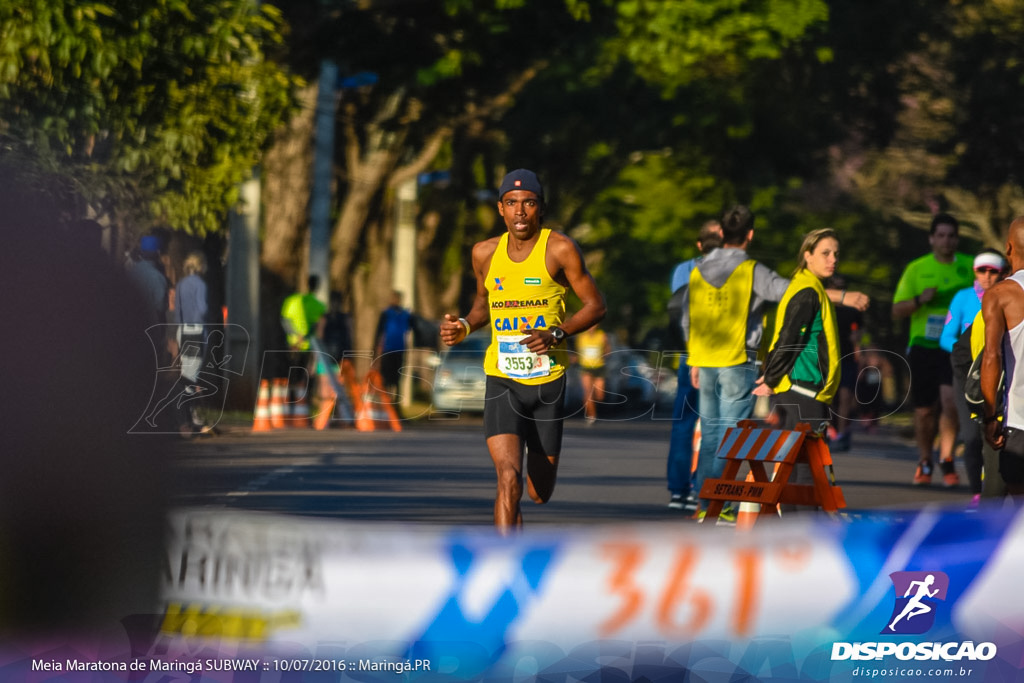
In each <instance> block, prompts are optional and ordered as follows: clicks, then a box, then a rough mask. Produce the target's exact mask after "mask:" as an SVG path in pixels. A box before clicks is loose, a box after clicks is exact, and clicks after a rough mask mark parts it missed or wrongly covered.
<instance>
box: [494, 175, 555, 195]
mask: <svg viewBox="0 0 1024 683" xmlns="http://www.w3.org/2000/svg"><path fill="white" fill-rule="evenodd" d="M513 190H526V191H528V192H532V193H534V194H535V195H537V198H538V199H540V200H541V201H544V188H543V187H541V184H540V180H539V179H538V178H537V174H536V173H534V172H533V171H528V170H526V169H525V168H517V169H516V170H514V171H512V172H511V173H509V174H508V175H506V176H505V179H504V180H502V181H501V187H499V188H498V201H501V198H502V197H504V196H505V193H506V192H512V191H513Z"/></svg>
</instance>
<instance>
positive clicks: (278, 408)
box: [270, 377, 288, 429]
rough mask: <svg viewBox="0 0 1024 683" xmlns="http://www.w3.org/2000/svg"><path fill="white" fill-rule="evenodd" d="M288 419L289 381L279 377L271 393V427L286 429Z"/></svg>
mask: <svg viewBox="0 0 1024 683" xmlns="http://www.w3.org/2000/svg"><path fill="white" fill-rule="evenodd" d="M287 418H288V380H287V379H285V378H281V377H278V378H276V379H275V380H274V386H273V389H272V390H271V393H270V426H271V427H273V428H274V429H284V428H285V425H286V421H287Z"/></svg>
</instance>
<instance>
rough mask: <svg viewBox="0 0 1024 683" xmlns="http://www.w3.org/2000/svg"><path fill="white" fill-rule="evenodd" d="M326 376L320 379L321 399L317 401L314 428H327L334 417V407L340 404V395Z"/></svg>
mask: <svg viewBox="0 0 1024 683" xmlns="http://www.w3.org/2000/svg"><path fill="white" fill-rule="evenodd" d="M326 380H327V378H326V377H322V378H321V379H320V383H319V384H320V392H319V393H320V400H319V401H318V403H317V413H316V415H314V416H313V429H318V430H323V429H327V427H328V425H330V424H331V418H333V417H334V407H335V406H336V405H337V404H338V395H337V394H336V393H334V389H333V388H331V383H330V382H328V381H326Z"/></svg>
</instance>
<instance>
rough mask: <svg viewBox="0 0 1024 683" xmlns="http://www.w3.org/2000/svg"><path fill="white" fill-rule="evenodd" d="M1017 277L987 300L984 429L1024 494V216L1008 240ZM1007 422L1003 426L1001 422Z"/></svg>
mask: <svg viewBox="0 0 1024 683" xmlns="http://www.w3.org/2000/svg"><path fill="white" fill-rule="evenodd" d="M1006 258H1007V260H1009V262H1010V270H1011V271H1012V272H1013V275H1011V276H1009V277H1008V278H1006V279H1005V280H1003V281H1002V282H1000V283H999V284H996V285H993V286H992V288H991V289H989V290H988V291H987V292H986V293H985V297H984V298H983V299H982V300H981V315H982V318H983V319H984V321H985V349H984V351H982V358H981V394H982V396H983V397H984V399H985V408H984V415H983V416H982V424H983V425H984V430H985V440H986V441H988V443H989V445H991V446H992V447H993V448H995V449H996V450H999V449H1002V451H1001V452H1000V454H999V474H1000V475H1002V478H1003V481H1005V482H1006V492H1007V493H1009V494H1010V495H1011V496H1013V497H1014V498H1020V496H1022V495H1024V363H1022V360H1024V217H1020V218H1016V219H1014V221H1013V223H1011V224H1010V234H1009V236H1008V238H1007V240H1006ZM1004 370H1005V372H1006V393H1005V397H1006V401H1005V407H1004V408H1003V413H1002V414H1000V413H999V412H998V410H997V408H996V406H997V394H998V392H999V378H1000V375H1001V374H1002V373H1003V372H1004ZM1000 417H1002V418H1003V419H1002V421H1000V420H999V418H1000Z"/></svg>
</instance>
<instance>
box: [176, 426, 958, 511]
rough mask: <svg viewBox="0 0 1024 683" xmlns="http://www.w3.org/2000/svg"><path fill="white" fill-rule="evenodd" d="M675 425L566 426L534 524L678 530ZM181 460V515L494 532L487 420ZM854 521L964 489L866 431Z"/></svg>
mask: <svg viewBox="0 0 1024 683" xmlns="http://www.w3.org/2000/svg"><path fill="white" fill-rule="evenodd" d="M668 436H669V423H668V422H667V421H665V420H654V419H651V418H650V417H647V418H637V419H630V420H621V421H599V422H598V423H596V424H595V425H593V426H591V427H587V426H586V425H585V424H584V423H583V421H582V420H578V419H573V420H569V421H568V422H567V424H566V429H565V438H564V448H563V455H562V461H561V465H560V470H559V479H558V486H557V488H556V490H555V494H554V497H553V498H552V500H551V501H550V502H549V503H548V504H547V505H535V504H534V503H532V502H530V501H529V500H528V499H526V498H525V496H524V504H523V517H524V522H525V524H527V525H569V526H571V525H588V524H604V523H614V522H638V521H666V520H678V521H679V522H680V523H681V524H691V523H693V522H692V521H690V520H688V519H686V518H685V517H684V516H683V515H682V514H681V513H680V512H678V511H674V510H670V509H669V508H668V507H667V502H668V492H667V490H666V488H665V457H666V451H667V444H668ZM175 451H176V455H175V457H174V460H173V473H174V476H173V477H172V493H173V504H174V505H175V506H178V507H193V506H202V507H215V508H227V509H245V510H259V511H268V512H275V513H285V514H295V515H307V516H316V517H328V518H335V519H345V520H354V521H374V522H400V523H433V524H445V525H489V524H490V523H491V518H492V505H493V495H494V471H493V468H492V465H491V462H490V459H489V457H488V456H487V451H486V448H485V446H484V442H483V435H482V426H481V423H480V419H479V418H474V417H470V416H461V417H459V418H458V419H455V420H426V421H417V422H411V423H406V425H405V429H404V430H403V431H402V432H400V433H393V432H370V433H362V432H357V431H355V430H353V429H340V428H336V429H330V430H327V431H322V432H318V431H313V430H296V429H289V430H280V431H273V432H263V433H258V434H253V433H251V432H249V431H248V430H247V429H245V428H236V429H225V430H223V431H222V433H221V434H220V435H218V436H213V437H206V438H201V439H196V440H192V441H188V442H181V443H180V444H179V446H178V447H177V448H176V449H175ZM834 460H835V474H836V479H837V482H838V483H839V484H840V485H841V486H842V487H843V492H844V494H845V497H846V501H847V505H848V508H847V511H848V512H849V513H850V514H851V516H854V517H856V516H858V515H872V514H875V513H878V512H881V511H884V510H897V511H899V510H907V509H917V508H920V507H922V506H923V505H926V504H929V503H937V504H942V505H948V506H952V507H962V506H964V505H965V504H966V503H967V500H968V498H969V497H970V496H969V494H968V492H967V488H966V477H965V475H964V473H963V469H962V464H961V463H958V469H959V472H960V475H961V479H962V481H963V483H962V484H961V485H960V486H959V487H955V488H952V489H946V488H944V487H943V486H942V485H941V483H940V480H939V479H936V483H935V484H933V485H932V486H930V487H915V486H912V485H911V484H910V480H911V478H912V475H913V471H914V467H915V463H916V454H915V450H914V448H913V444H912V442H911V441H910V440H909V439H908V438H906V436H903V435H901V434H900V433H899V431H898V430H896V429H895V428H892V427H887V426H885V425H882V426H881V427H880V428H879V430H878V432H877V433H875V434H866V433H863V432H858V433H857V434H856V436H855V439H854V443H853V448H852V450H851V451H849V452H846V453H837V454H835V455H834Z"/></svg>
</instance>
